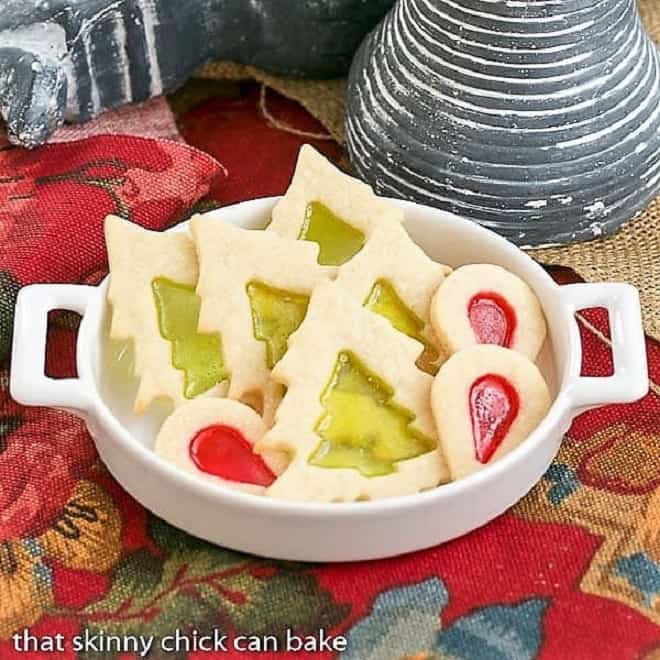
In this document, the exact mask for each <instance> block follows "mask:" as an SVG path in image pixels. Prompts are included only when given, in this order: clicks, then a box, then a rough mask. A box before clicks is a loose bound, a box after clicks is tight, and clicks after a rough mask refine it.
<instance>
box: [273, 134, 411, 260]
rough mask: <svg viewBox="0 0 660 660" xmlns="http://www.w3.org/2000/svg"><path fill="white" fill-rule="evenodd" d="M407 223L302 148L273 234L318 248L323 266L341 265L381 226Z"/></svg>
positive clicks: (275, 214)
mask: <svg viewBox="0 0 660 660" xmlns="http://www.w3.org/2000/svg"><path fill="white" fill-rule="evenodd" d="M402 220H403V213H402V212H401V211H400V210H399V209H398V208H397V207H395V206H393V205H391V204H390V203H389V202H387V201H386V200H384V199H382V198H380V197H377V196H376V195H375V194H374V192H373V191H372V189H371V188H370V187H369V186H368V185H367V184H366V183H363V182H362V181H359V180H358V179H355V178H353V177H350V176H348V175H347V174H344V173H343V172H342V171H341V170H339V169H338V168H337V167H335V166H334V165H333V164H332V163H330V161H328V160H327V159H326V158H325V157H324V156H322V155H321V154H320V153H319V152H318V151H316V150H315V149H314V148H313V147H311V146H310V145H303V147H302V148H301V149H300V153H299V155H298V162H297V165H296V170H295V172H294V175H293V179H292V181H291V185H290V186H289V189H288V190H287V192H286V194H285V195H284V197H282V199H281V200H280V201H279V202H278V203H277V204H276V205H275V207H274V208H273V213H272V222H271V223H270V225H269V226H268V229H269V230H270V231H273V232H276V233H277V234H279V235H280V236H283V237H285V238H292V239H302V240H306V241H312V242H315V243H317V244H318V245H319V254H318V262H319V264H321V265H324V266H340V265H341V264H343V263H345V262H346V261H348V260H349V259H351V258H352V257H353V256H355V255H356V254H357V253H358V252H359V251H360V250H361V249H362V248H363V247H364V245H365V243H366V242H367V241H368V240H369V238H370V236H371V235H372V234H373V232H374V231H375V230H376V228H377V227H379V226H381V225H385V224H388V223H392V222H394V223H400V222H402Z"/></svg>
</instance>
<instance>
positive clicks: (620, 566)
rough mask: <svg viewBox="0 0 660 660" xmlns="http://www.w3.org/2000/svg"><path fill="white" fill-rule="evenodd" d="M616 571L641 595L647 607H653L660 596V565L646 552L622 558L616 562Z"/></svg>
mask: <svg viewBox="0 0 660 660" xmlns="http://www.w3.org/2000/svg"><path fill="white" fill-rule="evenodd" d="M614 571H615V573H616V574H617V575H620V576H621V577H623V578H625V579H626V580H628V582H629V583H630V584H631V585H632V586H633V587H634V588H635V589H636V590H637V591H638V592H639V593H640V595H641V596H642V598H643V599H644V604H645V605H646V607H651V606H652V604H653V601H654V600H655V598H656V596H657V595H658V594H660V564H659V563H658V562H656V561H653V559H651V557H649V555H648V554H647V553H646V552H636V553H634V554H632V555H628V556H626V557H620V558H619V559H617V560H616V562H614Z"/></svg>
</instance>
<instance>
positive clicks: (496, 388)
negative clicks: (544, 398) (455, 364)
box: [470, 374, 520, 463]
mask: <svg viewBox="0 0 660 660" xmlns="http://www.w3.org/2000/svg"><path fill="white" fill-rule="evenodd" d="M519 408H520V399H519V397H518V392H516V390H515V388H514V387H513V385H511V383H510V382H509V381H508V380H506V378H503V377H502V376H498V375H496V374H487V375H485V376H481V377H480V378H477V380H475V381H474V383H472V387H471V388H470V417H471V419H472V437H473V439H474V451H475V455H476V457H477V460H478V461H479V462H480V463H488V461H489V460H490V459H491V458H492V456H493V454H494V453H495V451H496V450H497V448H498V447H499V446H500V445H501V444H502V440H504V438H505V437H506V434H507V433H508V432H509V430H510V429H511V424H513V422H514V420H515V419H516V417H517V416H518V409H519Z"/></svg>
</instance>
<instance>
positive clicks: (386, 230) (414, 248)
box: [336, 223, 451, 374]
mask: <svg viewBox="0 0 660 660" xmlns="http://www.w3.org/2000/svg"><path fill="white" fill-rule="evenodd" d="M449 272H451V269H450V268H449V267H448V266H443V265H441V264H438V263H435V262H434V261H433V260H432V259H430V258H429V257H428V256H427V255H426V254H425V253H424V252H423V251H422V249H421V248H420V247H419V246H418V245H416V244H415V243H414V242H413V241H412V239H411V238H410V236H408V232H406V230H405V229H404V228H403V226H402V225H400V224H398V223H389V224H386V225H383V226H382V227H379V228H378V229H377V230H376V231H375V232H374V234H373V236H372V238H371V240H370V241H369V243H368V244H367V245H366V246H365V248H364V249H363V250H362V251H361V252H360V253H359V254H358V255H357V256H355V257H354V258H353V259H351V260H350V261H349V262H348V263H346V264H345V265H344V266H342V267H341V268H340V269H339V273H338V275H337V280H336V281H337V284H338V285H339V286H341V287H343V288H344V290H345V291H346V294H347V295H350V296H352V297H353V298H355V299H356V300H358V301H359V302H361V303H362V304H363V305H364V306H365V307H366V308H367V309H370V310H371V311H372V312H375V313H376V314H380V315H381V316H384V317H385V318H386V319H388V320H389V321H390V322H391V323H392V325H393V326H394V327H395V328H396V329H397V330H399V332H403V333H404V334H406V335H408V336H409V337H412V338H413V339H416V340H417V341H419V342H420V343H421V344H422V346H423V353H422V354H421V355H420V357H419V358H418V360H417V365H418V366H419V367H420V369H423V370H424V371H426V372H427V373H431V374H435V372H436V371H437V370H438V367H439V366H440V363H441V362H442V351H441V350H440V346H439V342H438V340H437V339H436V336H435V333H434V331H433V328H432V327H431V323H430V318H429V315H430V307H431V300H432V298H433V295H434V293H435V292H436V290H437V289H438V287H439V286H440V284H442V282H443V280H444V279H445V276H446V275H447V274H448V273H449Z"/></svg>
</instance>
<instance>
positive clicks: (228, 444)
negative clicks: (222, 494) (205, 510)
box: [154, 398, 287, 495]
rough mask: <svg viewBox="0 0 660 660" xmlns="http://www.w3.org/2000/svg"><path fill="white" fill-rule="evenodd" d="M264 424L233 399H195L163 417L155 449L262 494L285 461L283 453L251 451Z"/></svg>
mask: <svg viewBox="0 0 660 660" xmlns="http://www.w3.org/2000/svg"><path fill="white" fill-rule="evenodd" d="M266 428H267V427H266V425H265V424H264V421H263V420H262V418H261V417H260V416H259V415H258V414H257V413H256V412H255V411H254V410H252V408H250V407H249V406H246V405H244V404H242V403H239V402H238V401H232V400H231V399H217V398H201V399H196V400H195V401H190V402H188V403H185V404H184V405H182V406H180V407H179V408H177V409H176V410H175V411H174V412H173V413H172V414H171V415H170V416H169V417H168V418H167V419H166V420H165V422H163V426H162V427H161V429H160V431H159V432H158V436H157V438H156V443H155V445H154V451H155V452H156V454H158V455H159V456H160V457H161V458H163V459H165V460H166V461H168V462H169V463H172V464H173V465H176V466H177V467H178V468H180V469H182V470H184V471H185V472H188V473H190V474H192V475H194V476H195V477H196V478H199V479H203V480H205V481H208V482H210V483H216V484H220V485H222V486H225V487H227V488H232V489H235V490H242V491H244V492H248V493H254V494H256V495H261V494H263V492H264V490H265V488H267V487H268V486H270V485H271V484H272V483H273V482H274V481H275V479H276V478H277V475H278V474H280V473H281V472H282V470H284V468H285V467H286V464H287V457H286V455H284V454H279V453H277V452H266V453H265V454H264V455H263V456H260V455H258V454H255V452H254V449H253V448H254V444H255V443H256V442H258V441H259V440H260V439H261V438H262V436H263V435H264V433H265V432H266Z"/></svg>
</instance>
